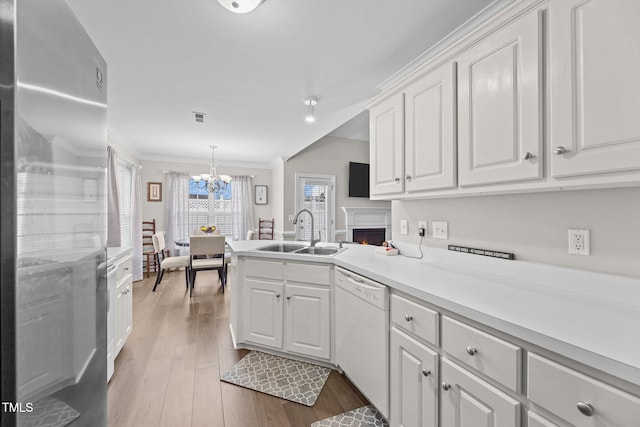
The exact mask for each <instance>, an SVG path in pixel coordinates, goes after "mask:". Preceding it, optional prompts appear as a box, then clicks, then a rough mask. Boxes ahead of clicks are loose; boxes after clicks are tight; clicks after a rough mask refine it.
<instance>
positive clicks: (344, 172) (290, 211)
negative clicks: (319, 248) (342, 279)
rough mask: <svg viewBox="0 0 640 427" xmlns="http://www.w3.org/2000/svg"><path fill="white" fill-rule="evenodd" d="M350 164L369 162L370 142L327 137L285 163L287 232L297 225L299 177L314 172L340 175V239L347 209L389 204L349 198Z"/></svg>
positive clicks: (338, 204) (338, 195) (342, 238)
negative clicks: (296, 176) (295, 223)
mask: <svg viewBox="0 0 640 427" xmlns="http://www.w3.org/2000/svg"><path fill="white" fill-rule="evenodd" d="M349 162H360V163H369V142H368V141H359V140H356V139H347V138H339V137H335V136H325V137H323V138H321V139H319V140H318V141H316V142H315V143H313V144H312V145H310V146H308V147H307V148H305V149H304V150H302V151H300V152H299V153H298V154H296V155H295V156H293V157H291V158H289V159H288V160H287V161H286V162H285V163H284V176H283V178H284V203H283V216H284V228H283V229H284V232H285V233H286V232H289V233H293V232H294V231H295V228H294V225H293V224H292V223H291V222H290V221H289V220H288V219H289V216H290V215H295V213H296V208H295V174H296V173H312V174H323V175H335V176H336V188H335V193H336V227H335V228H336V240H344V239H345V235H344V232H345V229H346V216H345V214H344V212H343V211H342V210H341V209H340V208H341V207H343V206H348V207H362V206H384V207H389V206H390V202H388V201H372V200H369V199H367V198H362V197H349V195H348V194H349Z"/></svg>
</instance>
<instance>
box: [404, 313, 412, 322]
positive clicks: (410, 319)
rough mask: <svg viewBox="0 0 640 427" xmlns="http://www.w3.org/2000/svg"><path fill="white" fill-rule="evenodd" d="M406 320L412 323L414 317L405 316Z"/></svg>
mask: <svg viewBox="0 0 640 427" xmlns="http://www.w3.org/2000/svg"><path fill="white" fill-rule="evenodd" d="M404 320H406V321H407V322H411V321H412V320H413V316H412V315H410V314H405V315H404Z"/></svg>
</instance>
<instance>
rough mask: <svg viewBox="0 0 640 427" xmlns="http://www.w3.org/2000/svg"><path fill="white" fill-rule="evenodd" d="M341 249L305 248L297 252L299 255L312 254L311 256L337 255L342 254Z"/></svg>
mask: <svg viewBox="0 0 640 427" xmlns="http://www.w3.org/2000/svg"><path fill="white" fill-rule="evenodd" d="M341 250H342V249H340V248H319V247H305V248H304V249H300V250H299V251H296V253H297V254H310V255H335V254H337V253H338V252H340V251H341Z"/></svg>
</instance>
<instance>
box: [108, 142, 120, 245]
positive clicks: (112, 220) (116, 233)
mask: <svg viewBox="0 0 640 427" xmlns="http://www.w3.org/2000/svg"><path fill="white" fill-rule="evenodd" d="M120 244H121V242H120V202H119V198H118V153H117V152H116V150H114V149H113V147H112V146H110V145H109V146H107V247H108V248H118V247H120Z"/></svg>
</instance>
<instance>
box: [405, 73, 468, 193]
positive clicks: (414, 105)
mask: <svg viewBox="0 0 640 427" xmlns="http://www.w3.org/2000/svg"><path fill="white" fill-rule="evenodd" d="M455 83H456V64H455V63H448V64H445V65H443V66H441V67H440V68H438V69H436V70H434V71H431V72H429V73H428V74H426V75H424V76H423V77H421V78H420V79H419V80H417V81H416V82H414V83H413V84H411V85H409V86H408V87H407V89H406V90H405V95H404V97H405V160H404V167H405V176H404V179H405V183H404V189H405V191H407V192H413V191H423V190H436V189H442V188H452V187H455V186H456V178H457V175H456V141H455V123H456V122H455V118H456V112H455V108H456V103H455V94H456V89H455Z"/></svg>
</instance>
